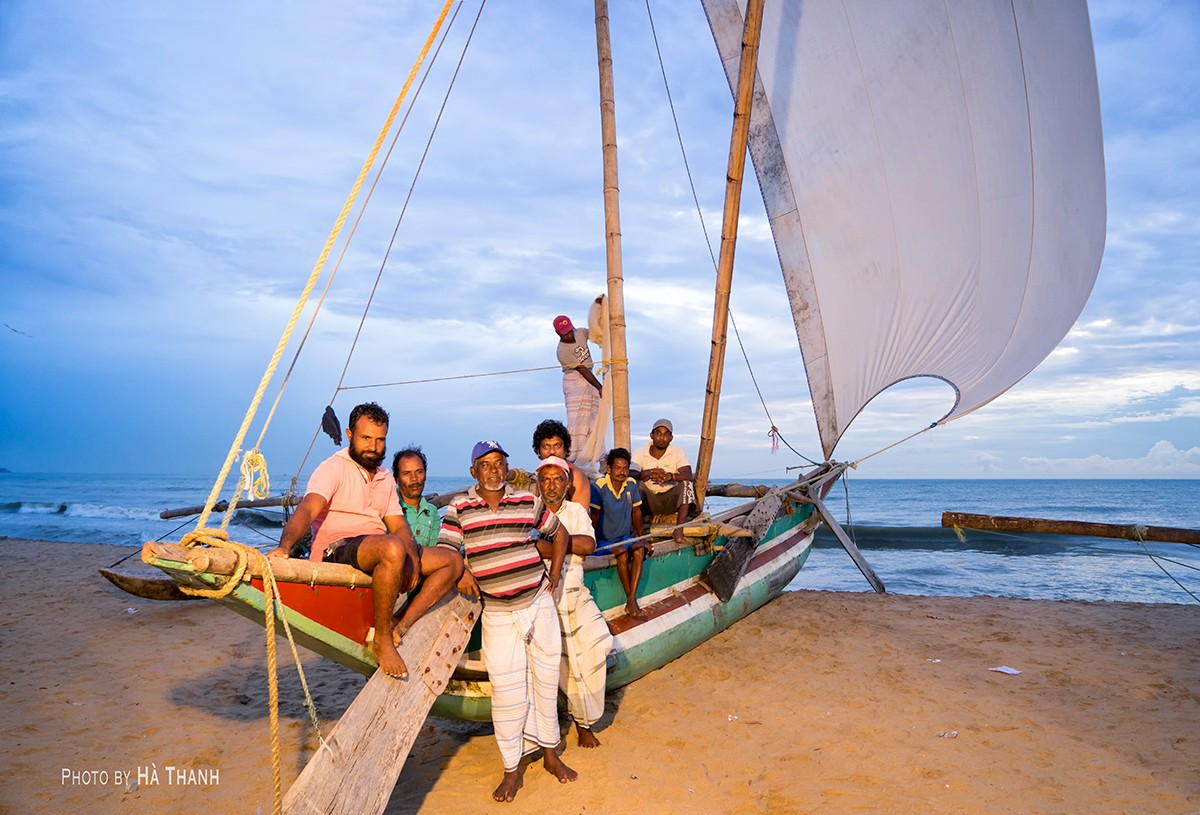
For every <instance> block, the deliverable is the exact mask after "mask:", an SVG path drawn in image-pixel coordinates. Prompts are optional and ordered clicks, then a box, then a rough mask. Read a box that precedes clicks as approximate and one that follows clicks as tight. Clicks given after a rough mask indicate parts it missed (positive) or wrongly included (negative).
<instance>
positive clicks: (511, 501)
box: [438, 441, 578, 801]
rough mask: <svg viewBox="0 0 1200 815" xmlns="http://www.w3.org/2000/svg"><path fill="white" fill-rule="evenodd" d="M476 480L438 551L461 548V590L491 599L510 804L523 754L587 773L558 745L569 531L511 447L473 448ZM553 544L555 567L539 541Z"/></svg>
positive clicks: (486, 611)
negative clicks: (515, 463) (519, 477)
mask: <svg viewBox="0 0 1200 815" xmlns="http://www.w3.org/2000/svg"><path fill="white" fill-rule="evenodd" d="M470 472H471V475H472V476H473V477H474V478H475V482H476V483H475V485H474V486H473V487H471V488H470V489H468V490H467V491H466V493H465V494H463V495H459V496H456V497H455V498H454V499H452V500H451V501H450V503H449V504H448V505H447V506H446V515H445V517H444V518H443V519H442V529H441V532H440V533H439V535H438V544H439V548H441V546H443V545H444V546H451V547H454V548H456V549H457V548H459V547H461V548H462V551H463V555H464V560H465V563H466V571H465V573H464V574H463V576H462V580H461V581H460V582H459V589H460V590H461V591H463V592H464V593H466V594H479V595H482V598H483V615H482V623H481V624H482V628H483V661H484V664H485V665H486V666H487V672H488V679H489V680H490V681H491V684H492V726H493V728H494V729H495V733H496V743H497V745H499V747H500V758H501V760H502V761H503V763H504V777H503V778H502V779H501V780H500V784H499V786H497V787H496V789H495V790H494V791H493V792H492V797H493V798H494V799H496V800H497V801H511V800H513V798H514V797H515V796H516V794H517V790H519V789H520V788H521V785H522V784H523V783H524V782H523V779H522V777H521V757H522V756H523V755H525V754H527V753H532V752H534V751H535V750H537V749H538V748H539V747H540V748H542V755H543V758H542V764H543V766H544V767H545V768H546V770H547V772H549V773H551V774H552V775H554V776H555V777H556V778H557V779H558V780H559V781H560V782H562V783H564V784H565V783H566V782H568V781H574V780H575V779H576V778H577V777H578V774H577V773H576V772H575V771H574V770H572V769H571V768H570V767H568V766H567V765H566V764H564V763H563V762H562V759H560V758H559V757H558V753H557V752H556V748H557V747H558V744H559V742H560V741H561V740H562V734H561V733H560V732H559V729H558V675H559V669H560V665H559V661H560V660H561V658H562V639H561V635H560V629H559V624H558V613H557V610H556V609H555V607H554V597H553V595H554V591H555V589H556V588H557V587H558V584H559V580H560V576H561V574H562V565H563V560H564V558H565V557H566V552H567V542H568V534H567V530H566V527H564V526H563V525H562V524H561V523H559V520H558V516H557V515H555V514H554V513H553V512H551V511H550V510H549V509H547V507H546V505H545V503H544V502H543V501H542V499H541V498H538V497H537V496H536V495H534V494H533V493H531V492H525V491H519V490H514V489H513V488H512V487H511V486H509V485H508V483H507V482H506V478H507V476H508V453H506V452H505V451H504V448H503V447H501V446H500V445H499V444H498V443H496V442H494V441H481V442H478V443H477V444H476V445H475V447H474V448H473V449H472V451H471V469H470ZM540 537H545V538H548V539H551V540H553V541H554V543H553V546H552V547H551V552H550V569H549V571H547V569H546V567H545V565H543V563H542V556H541V553H540V552H539V550H538V540H539V538H540Z"/></svg>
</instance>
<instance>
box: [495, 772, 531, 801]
mask: <svg viewBox="0 0 1200 815" xmlns="http://www.w3.org/2000/svg"><path fill="white" fill-rule="evenodd" d="M524 784H525V779H523V778H522V777H521V768H520V767H518V768H517V769H515V770H512V771H505V773H504V777H503V778H501V779H500V786H498V787H496V789H494V790H492V798H494V799H495V800H497V801H500V802H501V803H507V802H509V801H511V800H512V799H514V798H516V797H517V790H519V789H521V787H522V786H523V785H524Z"/></svg>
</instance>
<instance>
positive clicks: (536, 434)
mask: <svg viewBox="0 0 1200 815" xmlns="http://www.w3.org/2000/svg"><path fill="white" fill-rule="evenodd" d="M533 452H534V453H536V454H537V457H538V458H539V459H540V460H542V461H545V460H546V459H547V458H548V457H550V456H558V457H559V458H561V459H566V461H567V466H569V467H570V468H571V478H570V481H569V482H568V483H567V500H568V501H574V502H575V503H576V504H579V506H580V507H581V508H582V509H583V512H584V514H585V515H586V514H587V512H588V508H589V505H590V504H591V500H592V498H591V493H592V482H590V481H588V477H587V476H586V475H584V472H583V470H581V469H579V468H578V467H576V466H575V465H574V464H572V463H571V460H570V458H571V434H570V432H568V431H567V428H566V426H564V425H563V423H562V422H560V421H557V420H556V419H546V420H545V421H543V422H539V423H538V426H537V427H535V428H534V429H533ZM538 466H539V468H540V467H541V465H540V464H539V465H538Z"/></svg>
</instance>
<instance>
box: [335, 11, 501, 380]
mask: <svg viewBox="0 0 1200 815" xmlns="http://www.w3.org/2000/svg"><path fill="white" fill-rule="evenodd" d="M485 5H487V2H486V0H484V2H482V3H480V4H479V11H477V12H476V14H475V22H474V23H472V25H471V30H470V32H469V33H468V34H467V40H466V42H465V43H464V44H463V49H462V53H461V54H459V57H458V64H457V65H456V66H455V67H454V73H453V74H452V75H451V77H450V83H449V84H448V85H447V86H446V94H445V96H443V97H442V106H441V108H439V109H438V114H437V117H436V118H435V119H434V121H433V127H432V128H430V131H429V138H428V139H426V140H425V149H424V151H423V152H422V153H421V158H420V160H419V161H418V162H417V169H416V172H414V173H413V178H412V182H411V183H410V184H409V187H408V195H407V196H405V198H404V204H403V206H401V207H400V214H399V216H397V218H396V226H395V228H394V229H392V237H391V239H390V240H389V241H388V245H387V249H386V250H384V253H383V259H382V260H381V261H380V263H379V271H378V272H377V273H376V274H375V284H374V285H373V286H372V287H371V293H370V295H368V296H367V302H366V304H365V305H364V306H363V313H362V317H361V318H359V321H358V329H357V330H356V331H355V332H354V339H353V341H351V343H350V351H349V353H347V354H346V363H345V365H343V366H342V375H341V377H340V378H339V379H338V383H337V387H336V388H334V394H333V395H334V397H336V396H337V392H338V390H340V389H341V387H342V383H343V382H345V380H346V371H348V370H349V369H350V360H351V359H352V358H353V357H354V351H355V349H356V348H357V347H358V340H359V338H360V337H361V336H362V330H363V326H364V325H365V324H366V322H367V313H368V312H369V311H370V310H371V304H372V303H373V302H374V301H375V293H376V292H377V291H378V289H379V281H380V280H381V279H382V278H383V270H384V268H386V267H387V262H388V258H389V257H391V254H392V249H393V248H394V247H395V245H396V235H397V234H398V233H399V232H400V224H401V222H402V221H403V220H404V215H405V213H406V212H408V205H409V202H410V201H411V200H412V195H413V190H415V189H416V186H417V179H418V178H419V177H420V175H421V170H422V168H424V166H425V159H426V158H427V157H428V156H429V147H430V145H431V144H432V143H433V137H434V136H435V135H436V134H437V129H438V126H439V125H440V124H441V122H442V115H443V114H444V113H445V112H446V105H447V104H448V103H449V101H450V93H451V92H452V91H453V90H454V84H455V82H457V81H458V72H459V71H460V70H462V64H463V60H464V59H466V56H467V49H468V48H470V46H471V40H472V39H474V37H475V29H476V28H477V27H478V26H479V18H480V17H481V16H482V15H483V7H484V6H485ZM447 7H449V2H447ZM442 13H443V15H444V14H445V11H444V10H443V12H442ZM430 36H431V37H432V34H431V35H430ZM332 403H333V398H331V399H330V404H332Z"/></svg>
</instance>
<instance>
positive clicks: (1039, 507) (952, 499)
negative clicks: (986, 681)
mask: <svg viewBox="0 0 1200 815" xmlns="http://www.w3.org/2000/svg"><path fill="white" fill-rule="evenodd" d="M713 480H714V481H716V482H720V481H721V480H722V479H719V478H714V479H713ZM779 483H782V482H779ZM465 484H466V481H465V480H464V479H463V478H430V479H429V482H428V484H427V490H428V491H430V492H447V491H450V490H453V489H456V488H458V487H461V486H465ZM275 486H276V488H277V492H279V491H281V490H280V489H279V488H281V487H283V486H286V485H285V484H277V485H275ZM211 489H212V480H211V477H208V476H163V475H62V474H22V473H0V536H4V537H14V538H37V539H45V540H56V541H73V542H75V541H78V542H86V543H105V544H112V545H114V546H140V545H141V544H142V542H144V541H147V540H157V539H177V538H178V536H180V535H181V534H183V533H184V532H187V531H188V530H190V529H191V527H192V525H193V523H194V519H188V518H178V519H175V520H170V521H166V520H162V519H161V518H159V512H160V511H161V510H163V509H165V508H167V507H172V508H174V507H186V506H191V505H198V504H203V503H204V499H205V498H206V497H207V496H208V493H209V491H210V490H211ZM226 494H228V491H226ZM740 500H741V499H733V498H712V499H710V502H709V507H710V509H712V510H714V511H719V510H721V509H724V508H727V507H730V506H734V505H736V504H737V503H739V502H740ZM847 501H848V507H849V510H848V513H849V523H848V524H847ZM826 504H827V506H828V507H829V508H830V510H831V511H833V512H834V513H835V514H836V515H837V516H838V519H839V521H840V522H842V523H843V525H844V526H846V528H847V531H848V532H849V533H850V534H851V536H852V537H853V538H854V539H855V541H856V542H857V544H858V546H859V548H860V549H861V550H862V552H863V554H864V556H865V557H866V559H867V561H868V562H869V563H870V564H871V566H872V567H873V568H874V569H875V571H876V573H878V575H879V576H880V577H881V578H882V579H883V581H884V583H885V584H886V585H887V588H888V590H889V591H891V592H895V593H898V594H915V595H950V596H959V597H969V596H976V595H995V596H1002V597H1026V598H1036V599H1046V600H1067V599H1069V600H1112V601H1130V602H1139V603H1194V602H1197V600H1195V599H1193V597H1192V596H1191V595H1189V593H1188V592H1189V591H1190V592H1191V594H1192V595H1196V596H1197V597H1200V547H1196V546H1189V545H1186V544H1171V543H1151V544H1146V545H1144V546H1143V545H1141V544H1138V543H1136V542H1133V541H1123V540H1115V539H1100V538H1081V537H1071V536H1055V535H1029V534H1022V535H1016V534H1011V533H1003V534H1002V533H991V532H981V531H973V530H965V531H964V535H965V540H960V539H959V538H958V536H957V535H956V534H955V532H954V530H950V529H943V528H942V527H941V515H942V512H944V511H959V512H977V513H982V514H992V515H1022V516H1031V517H1039V518H1057V519H1066V520H1078V521H1097V522H1102V523H1117V524H1130V525H1133V524H1137V525H1142V526H1173V527H1183V528H1188V529H1200V481H1197V480H1137V481H1120V480H1049V479H1046V480H983V479H977V480H976V479H972V480H941V479H922V480H916V479H912V480H910V479H856V478H855V477H854V475H853V474H851V475H850V477H849V478H848V479H846V480H845V481H844V482H839V483H838V484H836V485H834V488H833V491H832V492H831V493H830V494H829V496H828V499H827V501H826ZM282 520H283V516H282V513H281V512H280V511H278V510H275V509H255V510H243V511H241V512H239V513H238V518H237V521H236V523H235V524H234V525H233V527H232V529H233V530H234V538H235V539H237V540H240V541H242V542H244V543H248V544H252V545H262V546H267V545H273V544H274V542H275V541H277V540H278V537H279V530H280V528H281V525H282ZM3 545H4V543H3V541H2V540H0V546H3ZM124 554H125V553H124V552H120V551H116V550H114V556H113V560H114V561H116V560H118V559H119V558H121V557H123V556H124ZM1176 581H1178V583H1177V582H1176ZM1179 584H1182V587H1181V586H1180V585H1179ZM789 588H790V589H831V590H837V591H869V587H868V586H867V582H866V580H865V578H863V577H862V575H861V574H860V573H859V572H858V570H857V568H856V567H855V566H854V564H853V562H852V561H851V560H850V558H849V556H848V555H847V554H846V553H845V551H844V550H843V549H842V548H841V547H840V546H839V545H838V544H837V542H836V541H835V540H834V539H833V536H832V535H831V534H829V532H828V531H827V530H825V529H823V528H822V530H821V531H820V532H818V534H817V541H816V545H815V546H814V549H813V552H812V554H811V555H810V557H809V559H808V563H807V564H806V565H805V567H804V568H803V569H802V570H801V571H800V574H799V575H798V576H797V577H796V579H795V580H794V581H793V582H792V584H791V585H790V586H789Z"/></svg>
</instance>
